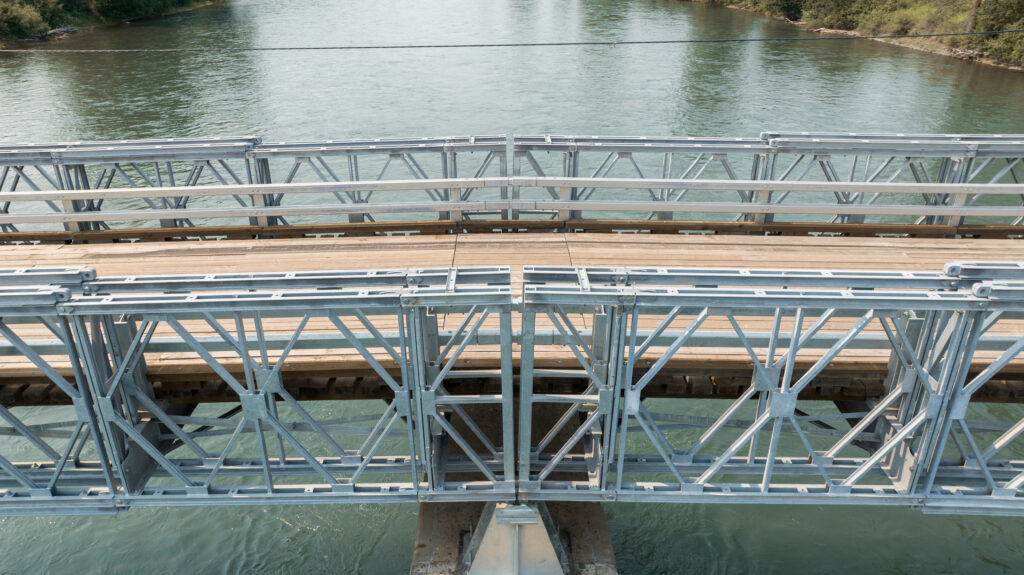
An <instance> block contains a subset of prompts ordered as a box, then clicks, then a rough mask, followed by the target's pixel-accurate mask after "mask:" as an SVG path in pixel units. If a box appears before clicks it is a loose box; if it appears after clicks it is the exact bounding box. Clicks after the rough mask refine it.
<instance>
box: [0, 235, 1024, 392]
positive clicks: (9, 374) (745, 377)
mask: <svg viewBox="0 0 1024 575" xmlns="http://www.w3.org/2000/svg"><path fill="white" fill-rule="evenodd" d="M956 260H970V261H999V260H1004V261H1005V260H1016V261H1024V242H1020V241H1018V240H986V239H963V240H958V239H913V238H898V239H897V238H893V239H888V238H870V237H864V238H853V237H808V236H768V237H753V236H744V235H651V234H587V233H579V234H559V233H551V234H463V235H436V236H435V235H412V236H396V237H380V236H378V237H344V238H319V239H310V238H300V239H277V240H224V241H213V242H194V241H188V242H186V241H181V242H156V243H134V244H128V243H120V244H89V245H19V246H12V245H0V261H2V262H3V264H2V265H3V267H61V266H77V265H85V266H89V267H94V268H95V269H96V270H97V273H98V274H99V275H100V276H120V275H142V274H182V273H202V272H209V273H229V272H270V271H299V270H341V269H372V268H378V269H379V268H409V267H419V268H422V267H447V266H463V267H468V266H493V265H508V266H511V268H512V277H513V287H514V289H518V287H519V286H521V283H522V266H524V265H552V266H571V265H590V266H672V267H701V266H705V267H749V268H793V269H876V270H885V269H898V270H923V271H940V270H942V267H943V265H944V264H945V263H948V262H952V261H956ZM538 319H540V318H538ZM449 323H451V322H449ZM456 325H457V324H456ZM706 325H707V327H709V328H715V327H720V328H722V329H728V326H727V325H721V326H717V324H716V323H714V322H709V323H708V324H706ZM380 327H382V328H386V327H387V326H386V325H381V326H380ZM447 327H448V328H454V327H456V326H455V325H448V326H447ZM543 327H545V325H543V324H542V323H541V322H539V323H538V328H543ZM547 327H550V325H548V326H547ZM652 327H653V326H652ZM287 328H288V326H286V325H283V324H282V325H280V326H279V329H281V330H284V329H287ZM311 328H312V329H315V328H314V326H312V325H311ZM766 328H767V326H764V329H766ZM272 329H273V327H272V326H269V325H268V331H270V330H272ZM324 329H327V327H326V326H325V327H324ZM1011 329H1013V328H1012V327H1011ZM307 331H309V330H307ZM211 335H212V331H211ZM497 352H498V350H497V348H496V347H495V348H494V349H493V350H492V349H489V348H487V347H486V346H476V347H474V348H473V349H472V350H471V352H470V353H467V354H466V355H465V356H464V357H463V362H465V364H466V365H469V366H472V367H475V368H480V367H497V363H498V353H497ZM537 352H538V354H537V365H538V367H545V366H547V367H568V366H571V365H573V364H574V363H575V360H574V359H573V357H572V355H571V353H570V352H569V351H568V350H567V349H559V348H550V349H541V348H538V350H537ZM322 353H323V352H322V351H317V350H309V351H308V352H303V351H301V350H296V351H295V352H294V353H293V354H292V357H291V358H290V360H289V362H290V363H289V367H288V368H286V370H285V378H286V385H289V386H296V387H297V388H302V389H305V392H302V393H300V395H304V396H305V397H306V398H310V399H319V398H323V399H327V398H332V397H342V396H348V397H374V396H379V395H380V394H381V393H382V389H381V385H380V384H379V382H377V381H376V378H372V377H366V376H369V375H371V374H370V373H368V372H369V370H368V368H367V366H366V364H365V362H364V361H362V359H361V358H359V356H358V354H357V353H356V352H355V351H354V350H343V351H342V352H341V353H340V354H332V357H331V358H330V360H327V358H324V357H322V356H320V355H318V354H322ZM819 353H820V352H819ZM215 355H219V356H220V357H222V358H223V359H224V360H225V362H226V365H227V367H229V369H231V370H232V371H235V370H236V369H238V368H239V367H240V366H238V365H234V364H233V363H231V362H232V361H233V362H234V363H239V362H238V361H237V360H238V358H237V356H234V359H233V360H232V358H231V355H230V354H227V353H224V354H215ZM814 355H815V354H814V353H813V352H812V353H811V354H809V355H807V354H803V353H802V354H801V355H800V356H798V368H800V367H803V368H806V367H807V366H808V365H809V364H810V363H811V362H813V359H814ZM887 358H888V354H887V353H883V352H879V351H876V350H860V351H857V350H848V352H844V354H843V356H841V358H840V361H837V362H835V363H834V365H833V366H831V367H830V368H829V370H827V371H826V372H825V373H824V374H822V376H821V378H820V379H821V381H822V385H821V386H818V387H817V391H816V393H818V394H819V395H820V396H821V398H823V399H826V398H835V397H836V394H838V396H844V397H845V396H846V395H844V394H847V395H848V394H851V393H852V394H854V396H857V397H863V396H865V395H868V396H870V395H872V394H873V393H875V392H877V391H880V388H879V383H880V378H881V377H882V374H883V373H884V371H885V368H886V361H887ZM147 364H148V368H149V370H150V374H151V376H153V377H154V378H155V379H157V380H159V381H158V383H157V386H158V387H162V388H163V392H164V394H165V395H166V396H167V397H168V398H169V399H172V400H173V399H175V398H177V399H178V400H179V401H183V402H188V401H192V400H199V401H217V400H218V398H222V396H223V397H228V396H226V395H224V394H223V393H222V392H223V391H224V390H223V386H220V387H219V388H218V387H217V386H214V387H213V388H211V387H210V386H209V385H206V386H205V387H204V386H202V385H200V384H199V382H200V381H203V380H209V379H212V372H210V370H209V368H208V367H207V366H205V364H203V363H202V362H201V361H200V360H199V359H198V358H197V357H194V356H193V357H184V356H183V355H182V354H175V355H171V354H168V355H167V356H160V357H148V356H147ZM668 367H669V369H668V370H666V372H665V377H664V378H662V379H660V380H658V381H656V384H657V385H652V386H651V388H649V389H650V391H651V393H660V394H664V395H670V396H700V397H706V396H722V397H726V396H732V395H735V394H736V393H738V391H741V390H742V387H739V386H745V385H746V384H748V383H749V381H750V375H749V373H750V372H749V370H750V363H749V358H748V357H747V356H746V354H745V353H742V352H741V351H740V350H716V349H714V348H705V349H699V350H694V351H692V352H689V355H687V356H686V357H682V358H679V359H678V360H673V362H672V363H670V364H669V366H668ZM798 370H799V369H798ZM1011 370H1012V371H1017V370H1019V371H1021V377H1020V381H1006V382H993V383H992V384H990V385H989V386H988V388H990V389H989V391H990V395H991V397H992V398H993V399H995V400H1003V401H1006V400H1010V401H1024V366H1020V367H1019V368H1018V367H1016V366H1011ZM62 371H63V370H62ZM683 374H685V375H683ZM1013 379H1014V380H1016V379H1017V378H1013ZM829 381H833V382H834V383H835V387H834V388H830V387H829ZM465 385H467V386H470V385H473V382H472V381H471V380H467V381H466V383H465ZM479 385H487V384H486V383H484V382H480V383H479ZM566 385H571V384H570V383H567V384H566ZM1000 386H1002V387H1000ZM876 388H877V389H876ZM218 389H219V390H220V391H218ZM830 389H832V391H830ZM872 390H876V391H872ZM52 392H54V390H53V389H52V386H49V385H47V384H46V383H45V380H44V379H43V378H41V377H40V374H38V372H37V370H35V368H34V366H32V365H31V364H29V363H28V362H27V361H26V360H25V359H24V358H19V357H0V402H2V403H3V404H4V405H25V404H40V403H50V402H53V401H56V399H55V397H56V396H54V395H52ZM221 400H222V399H221Z"/></svg>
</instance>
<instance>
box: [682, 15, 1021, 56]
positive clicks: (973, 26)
mask: <svg viewBox="0 0 1024 575" xmlns="http://www.w3.org/2000/svg"><path fill="white" fill-rule="evenodd" d="M694 1H696V2H702V3H705V4H717V5H722V6H734V7H738V8H744V9H749V10H755V11H758V12H763V13H765V14H770V15H773V16H778V17H783V18H786V19H788V20H791V21H793V22H797V23H799V24H800V25H802V26H806V27H808V28H813V29H820V28H825V29H828V30H843V31H848V32H853V33H857V34H862V35H879V34H929V33H948V32H968V31H984V30H1007V29H1019V28H1024V0H746V1H740V2H737V1H736V0H694ZM898 43H899V44H905V45H909V46H912V47H915V48H920V49H925V50H930V51H934V52H941V53H946V54H950V55H953V56H957V57H961V58H967V59H972V60H973V59H979V60H987V61H991V62H993V63H998V64H1004V65H1009V66H1024V33H1014V34H1003V35H998V36H959V37H950V38H937V39H913V40H900V41H899V42H898Z"/></svg>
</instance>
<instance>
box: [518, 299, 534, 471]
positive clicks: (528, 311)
mask: <svg viewBox="0 0 1024 575" xmlns="http://www.w3.org/2000/svg"><path fill="white" fill-rule="evenodd" d="M536 323H537V313H536V312H535V311H534V310H533V308H532V307H531V306H527V305H525V304H524V305H523V323H522V337H521V343H520V352H519V353H520V359H519V474H518V477H517V479H518V485H519V487H520V488H522V487H525V486H526V485H527V484H528V483H529V482H530V462H531V459H532V453H533V449H532V438H531V436H532V433H531V429H532V427H533V366H534V346H535V345H536V332H537V329H536Z"/></svg>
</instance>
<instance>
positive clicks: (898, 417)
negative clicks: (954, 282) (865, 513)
mask: <svg viewBox="0 0 1024 575" xmlns="http://www.w3.org/2000/svg"><path fill="white" fill-rule="evenodd" d="M928 315H933V314H928ZM882 321H886V320H885V318H883V319H882ZM896 322H899V325H898V326H897V327H896V328H895V330H893V331H894V332H896V334H898V332H899V330H900V329H902V331H903V334H905V335H906V341H904V339H903V338H901V337H899V338H894V341H893V342H892V345H893V350H892V351H891V352H890V354H889V362H888V364H887V374H886V379H885V383H884V384H883V389H884V390H885V396H884V397H888V396H889V395H890V394H893V393H898V394H900V395H901V396H902V398H903V399H901V400H900V401H899V403H898V405H897V406H896V407H892V408H889V411H890V412H892V411H895V413H891V415H888V416H882V417H879V418H877V419H876V420H875V423H874V424H873V430H874V432H875V434H876V435H878V436H879V437H881V438H882V439H881V440H880V441H879V442H878V444H877V445H882V444H884V443H885V442H886V441H887V440H889V439H891V438H892V437H893V436H894V435H896V433H897V432H898V431H899V429H898V428H899V427H902V426H904V425H907V424H908V423H909V422H910V421H911V420H912V419H913V418H914V416H915V415H916V410H915V409H914V402H913V401H909V400H908V399H907V398H912V397H918V396H919V395H920V394H921V393H922V392H923V391H924V390H923V389H922V386H927V385H928V382H926V381H921V379H920V378H919V377H918V374H917V372H916V371H915V370H913V369H907V367H906V366H905V365H904V363H903V362H902V361H900V357H901V355H900V354H903V356H914V357H921V351H922V349H923V348H924V345H925V344H924V342H923V341H922V331H923V326H924V325H925V324H926V319H925V318H924V317H920V316H918V315H916V314H914V313H912V312H901V313H900V314H899V315H898V316H896V317H894V318H892V324H893V325H894V326H896ZM928 323H930V322H928ZM894 423H895V425H894ZM851 425H853V423H851ZM869 430H870V429H869ZM877 445H876V446H875V448H876V449H877ZM915 462H916V458H915V457H914V454H913V453H912V452H911V445H910V444H909V442H904V443H902V444H901V445H899V446H898V447H896V448H895V449H893V450H892V451H891V452H890V454H889V455H888V456H887V457H886V458H885V459H884V460H883V461H882V469H883V470H884V471H886V473H887V474H888V475H889V478H890V479H891V480H892V481H893V484H894V485H895V486H896V488H897V489H900V490H902V491H906V492H910V491H912V490H913V487H914V486H913V485H912V483H911V480H912V477H913V471H914V463H915Z"/></svg>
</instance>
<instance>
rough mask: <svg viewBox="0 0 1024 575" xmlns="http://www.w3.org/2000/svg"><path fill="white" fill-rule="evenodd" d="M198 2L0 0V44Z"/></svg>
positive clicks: (165, 10)
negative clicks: (52, 31) (51, 31)
mask: <svg viewBox="0 0 1024 575" xmlns="http://www.w3.org/2000/svg"><path fill="white" fill-rule="evenodd" d="M201 3H204V2H201V1H199V0H0V42H3V40H5V39H6V40H11V39H14V38H23V37H31V36H39V35H45V34H46V32H48V31H50V30H56V29H60V28H78V27H84V26H95V25H98V24H106V23H110V22H119V21H122V20H128V19H133V18H144V17H147V16H155V15H158V14H163V13H165V12H169V11H173V10H175V9H177V8H182V7H186V6H193V5H196V4H201Z"/></svg>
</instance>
